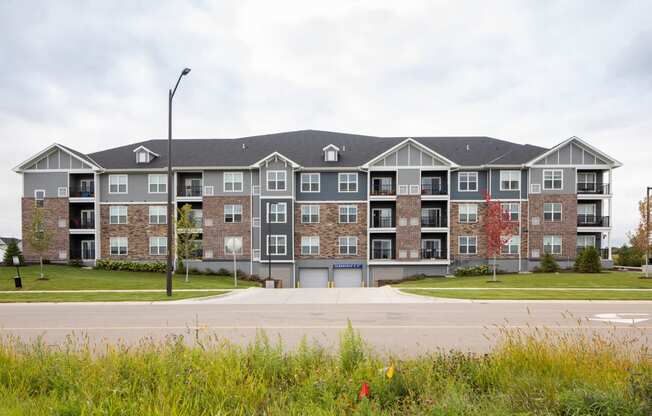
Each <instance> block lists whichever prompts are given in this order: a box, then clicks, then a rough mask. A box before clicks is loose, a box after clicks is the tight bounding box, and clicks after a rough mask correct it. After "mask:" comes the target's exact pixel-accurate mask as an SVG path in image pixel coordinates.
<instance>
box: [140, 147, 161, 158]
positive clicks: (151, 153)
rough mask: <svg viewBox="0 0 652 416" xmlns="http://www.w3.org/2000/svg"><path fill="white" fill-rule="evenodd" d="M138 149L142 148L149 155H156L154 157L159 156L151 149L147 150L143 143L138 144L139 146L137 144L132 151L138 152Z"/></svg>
mask: <svg viewBox="0 0 652 416" xmlns="http://www.w3.org/2000/svg"><path fill="white" fill-rule="evenodd" d="M139 150H144V151H146V152H147V153H149V154H150V155H154V156H156V157H161V155H159V154H158V153H156V152H153V151H151V150H149V149H148V148H146V147H145V146H143V145H140V146H138V147H137V148H135V149H134V153H136V152H138V151H139Z"/></svg>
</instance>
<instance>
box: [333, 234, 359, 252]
mask: <svg viewBox="0 0 652 416" xmlns="http://www.w3.org/2000/svg"><path fill="white" fill-rule="evenodd" d="M338 243H339V247H340V255H342V256H355V255H356V254H358V237H355V236H344V237H339V238H338Z"/></svg>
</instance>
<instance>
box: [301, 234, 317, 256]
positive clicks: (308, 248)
mask: <svg viewBox="0 0 652 416" xmlns="http://www.w3.org/2000/svg"><path fill="white" fill-rule="evenodd" d="M301 254H302V255H304V256H313V255H317V254H319V236H307V237H306V236H304V237H301Z"/></svg>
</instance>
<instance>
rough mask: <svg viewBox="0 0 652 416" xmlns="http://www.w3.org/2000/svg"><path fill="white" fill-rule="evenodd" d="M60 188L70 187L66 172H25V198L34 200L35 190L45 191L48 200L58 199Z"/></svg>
mask: <svg viewBox="0 0 652 416" xmlns="http://www.w3.org/2000/svg"><path fill="white" fill-rule="evenodd" d="M60 186H64V187H68V173H66V172H42V173H39V172H25V173H24V174H23V192H24V195H25V198H34V190H36V189H43V190H45V197H46V198H56V197H57V196H58V188H59V187H60Z"/></svg>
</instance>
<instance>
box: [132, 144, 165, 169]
mask: <svg viewBox="0 0 652 416" xmlns="http://www.w3.org/2000/svg"><path fill="white" fill-rule="evenodd" d="M134 153H135V154H136V163H138V164H139V165H140V164H147V163H150V162H151V161H152V160H154V158H157V157H159V155H158V154H157V153H154V152H152V151H151V150H149V149H148V148H146V147H145V146H138V147H137V148H135V149H134Z"/></svg>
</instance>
